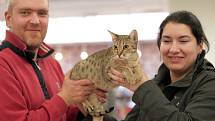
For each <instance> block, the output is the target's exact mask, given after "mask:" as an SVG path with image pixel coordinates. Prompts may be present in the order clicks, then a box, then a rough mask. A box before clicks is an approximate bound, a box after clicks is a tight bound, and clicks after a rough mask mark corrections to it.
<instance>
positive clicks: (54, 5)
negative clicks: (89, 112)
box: [0, 0, 215, 120]
mask: <svg viewBox="0 0 215 121" xmlns="http://www.w3.org/2000/svg"><path fill="white" fill-rule="evenodd" d="M49 1H50V20H49V28H48V33H47V36H46V38H45V42H46V43H48V44H49V45H51V46H52V47H53V48H54V49H55V53H54V54H53V56H54V57H55V59H57V60H58V61H59V62H60V64H61V66H62V68H63V71H64V72H65V73H66V72H67V71H68V70H69V69H71V68H72V67H73V66H74V64H75V63H77V62H78V61H79V60H81V59H85V58H86V57H87V56H88V55H90V54H92V53H94V52H96V51H98V50H101V49H104V48H107V47H110V46H111V36H110V34H109V33H108V32H107V30H110V31H112V32H114V33H117V34H129V33H130V32H131V31H132V30H133V29H136V30H137V31H138V36H139V52H140V55H141V57H140V58H141V64H142V67H143V69H144V70H145V71H146V73H147V74H148V75H149V77H150V78H152V77H153V76H154V75H155V74H156V71H157V68H158V67H159V65H160V63H161V60H160V55H159V50H158V48H157V45H156V38H157V34H158V28H159V25H160V23H161V22H162V20H163V19H164V18H165V17H166V16H167V15H168V14H169V13H171V12H173V11H176V10H189V11H192V12H193V13H194V14H195V15H197V17H198V18H199V19H200V21H201V23H202V25H203V28H204V30H205V33H206V35H207V37H208V40H209V42H210V45H211V48H210V51H209V53H208V54H207V56H206V57H207V59H208V60H210V61H211V62H212V63H213V64H214V65H215V57H214V54H213V53H215V36H214V34H215V33H214V29H215V15H214V13H215V7H214V5H215V1H214V0H49ZM6 3H7V0H0V41H2V40H4V36H5V30H6V29H7V28H6V26H5V21H4V11H5V9H6V6H7V5H6ZM113 94H114V97H116V98H114V99H115V103H114V105H115V110H114V112H113V113H112V114H113V115H114V116H115V117H116V118H118V119H119V120H120V119H123V118H124V116H125V115H126V114H127V112H128V111H130V109H131V107H133V105H134V104H133V103H132V101H131V96H132V92H130V91H129V90H127V89H125V88H123V87H119V88H117V89H115V90H114V93H113ZM122 102H123V103H122Z"/></svg>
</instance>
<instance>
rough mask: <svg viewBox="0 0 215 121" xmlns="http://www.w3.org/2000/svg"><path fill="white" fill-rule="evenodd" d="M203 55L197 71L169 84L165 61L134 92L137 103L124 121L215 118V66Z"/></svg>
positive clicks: (202, 120)
mask: <svg viewBox="0 0 215 121" xmlns="http://www.w3.org/2000/svg"><path fill="white" fill-rule="evenodd" d="M204 56H205V53H204V52H203V53H202V54H201V55H199V57H198V58H197V61H196V64H195V68H194V70H193V71H192V72H191V73H189V74H187V75H186V76H185V77H184V78H183V79H181V80H178V81H176V82H175V83H170V75H169V70H168V69H167V67H166V66H165V65H164V64H162V65H161V66H160V68H159V71H158V74H157V75H156V76H155V78H153V79H152V80H149V81H147V82H145V83H143V84H142V85H141V86H140V87H139V88H138V89H137V90H136V91H135V92H134V95H133V101H134V102H135V103H136V105H135V107H134V108H133V109H132V111H131V112H130V113H129V114H128V115H127V116H126V118H125V120H124V121H215V69H214V67H213V65H212V64H211V63H210V62H208V61H207V60H206V59H204ZM105 121H116V120H115V119H113V118H110V117H105Z"/></svg>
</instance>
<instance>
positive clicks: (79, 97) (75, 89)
mask: <svg viewBox="0 0 215 121" xmlns="http://www.w3.org/2000/svg"><path fill="white" fill-rule="evenodd" d="M94 90H95V86H94V84H93V82H91V81H90V80H69V79H65V80H64V82H63V85H62V88H61V91H60V92H59V93H58V95H59V96H60V97H61V98H62V99H63V100H64V101H65V102H66V104H67V105H68V106H69V105H70V104H72V103H73V104H78V103H82V102H83V101H85V100H86V99H87V98H88V96H89V95H90V94H91V93H93V91H94Z"/></svg>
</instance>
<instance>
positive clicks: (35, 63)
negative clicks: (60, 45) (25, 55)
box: [34, 61, 41, 70]
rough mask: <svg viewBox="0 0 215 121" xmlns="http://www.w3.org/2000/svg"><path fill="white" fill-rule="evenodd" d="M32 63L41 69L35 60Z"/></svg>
mask: <svg viewBox="0 0 215 121" xmlns="http://www.w3.org/2000/svg"><path fill="white" fill-rule="evenodd" d="M34 63H35V65H36V66H37V68H38V69H39V70H41V68H40V66H39V65H38V64H37V62H35V61H34Z"/></svg>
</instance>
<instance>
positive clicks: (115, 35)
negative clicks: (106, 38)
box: [107, 30, 118, 39]
mask: <svg viewBox="0 0 215 121" xmlns="http://www.w3.org/2000/svg"><path fill="white" fill-rule="evenodd" d="M107 31H108V32H109V33H110V35H111V36H112V38H113V39H115V38H117V36H118V35H117V34H115V33H113V32H111V31H109V30H107Z"/></svg>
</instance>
